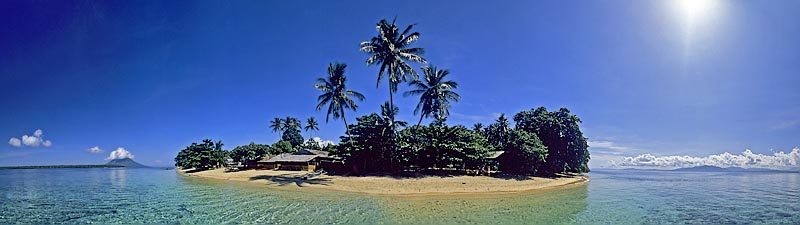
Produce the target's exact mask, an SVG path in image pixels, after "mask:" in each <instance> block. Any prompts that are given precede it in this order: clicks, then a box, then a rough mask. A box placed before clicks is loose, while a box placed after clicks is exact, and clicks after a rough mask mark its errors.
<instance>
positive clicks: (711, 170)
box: [672, 166, 798, 173]
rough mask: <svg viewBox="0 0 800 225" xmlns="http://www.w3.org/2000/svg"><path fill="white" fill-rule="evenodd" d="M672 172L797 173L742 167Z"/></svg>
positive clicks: (711, 167) (699, 168)
mask: <svg viewBox="0 0 800 225" xmlns="http://www.w3.org/2000/svg"><path fill="white" fill-rule="evenodd" d="M672 171H684V172H784V173H797V172H798V171H788V170H773V169H765V168H742V167H718V166H695V167H689V168H678V169H674V170H672Z"/></svg>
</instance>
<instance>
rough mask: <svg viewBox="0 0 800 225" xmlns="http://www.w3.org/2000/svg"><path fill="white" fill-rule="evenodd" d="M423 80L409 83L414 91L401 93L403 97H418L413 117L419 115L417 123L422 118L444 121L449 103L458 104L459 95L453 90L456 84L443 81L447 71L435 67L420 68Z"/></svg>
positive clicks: (447, 113)
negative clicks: (432, 117)
mask: <svg viewBox="0 0 800 225" xmlns="http://www.w3.org/2000/svg"><path fill="white" fill-rule="evenodd" d="M422 73H423V74H424V75H425V77H424V80H419V79H415V80H413V81H411V83H409V86H413V87H415V88H416V89H415V90H410V91H407V92H406V93H403V96H409V95H419V103H417V108H416V109H414V115H417V113H420V117H419V122H417V125H419V124H420V123H422V118H425V117H430V116H434V117H437V118H439V119H444V118H446V117H447V116H448V115H450V101H451V100H452V101H454V102H458V100H459V99H461V95H459V94H458V93H456V92H455V91H454V90H455V89H456V88H458V83H456V82H455V81H452V80H447V81H445V80H444V78H445V77H446V76H447V75H448V74H450V71H449V70H439V69H438V68H436V67H435V66H428V67H422Z"/></svg>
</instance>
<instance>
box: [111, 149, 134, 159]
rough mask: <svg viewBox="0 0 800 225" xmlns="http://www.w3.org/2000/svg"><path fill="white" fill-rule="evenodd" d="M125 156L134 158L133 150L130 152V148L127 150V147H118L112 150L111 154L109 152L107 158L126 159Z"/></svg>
mask: <svg viewBox="0 0 800 225" xmlns="http://www.w3.org/2000/svg"><path fill="white" fill-rule="evenodd" d="M125 158H129V159H133V154H131V152H129V151H128V150H125V148H123V147H119V148H117V150H114V151H112V152H111V154H108V158H106V160H114V159H125Z"/></svg>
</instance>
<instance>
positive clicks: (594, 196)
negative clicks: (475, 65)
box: [0, 169, 800, 224]
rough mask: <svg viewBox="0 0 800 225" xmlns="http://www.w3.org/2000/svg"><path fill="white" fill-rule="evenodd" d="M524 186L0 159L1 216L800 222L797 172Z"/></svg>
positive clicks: (620, 175)
mask: <svg viewBox="0 0 800 225" xmlns="http://www.w3.org/2000/svg"><path fill="white" fill-rule="evenodd" d="M589 176H590V177H591V179H592V180H591V181H590V182H589V184H588V185H583V186H577V187H573V188H567V189H559V190H553V191H540V192H533V193H526V194H513V195H492V196H480V195H476V196H467V197H465V196H461V197H422V198H420V197H417V198H408V197H378V196H366V195H360V194H351V193H340V192H325V191H309V192H305V191H304V192H293V191H285V190H277V189H272V188H267V187H264V186H263V185H258V184H243V183H238V182H225V181H209V180H204V179H200V178H191V177H184V176H181V175H178V174H176V173H175V171H174V170H157V169H23V170H0V224H7V223H26V224H47V223H101V224H107V223H137V224H138V223H159V224H164V223H170V224H209V223H278V224H287V223H288V224H496V223H502V224H800V174H798V173H741V172H740V173H708V172H660V171H614V170H605V171H603V170H599V171H594V172H592V173H589Z"/></svg>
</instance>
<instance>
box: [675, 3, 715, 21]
mask: <svg viewBox="0 0 800 225" xmlns="http://www.w3.org/2000/svg"><path fill="white" fill-rule="evenodd" d="M675 2H676V6H677V7H676V8H677V11H678V13H679V14H681V16H682V17H683V18H684V19H686V22H687V23H690V24H694V23H698V22H702V21H703V20H705V19H707V18H709V17H710V16H712V15H713V14H714V12H715V9H716V8H717V4H718V2H717V0H676V1H675Z"/></svg>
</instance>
